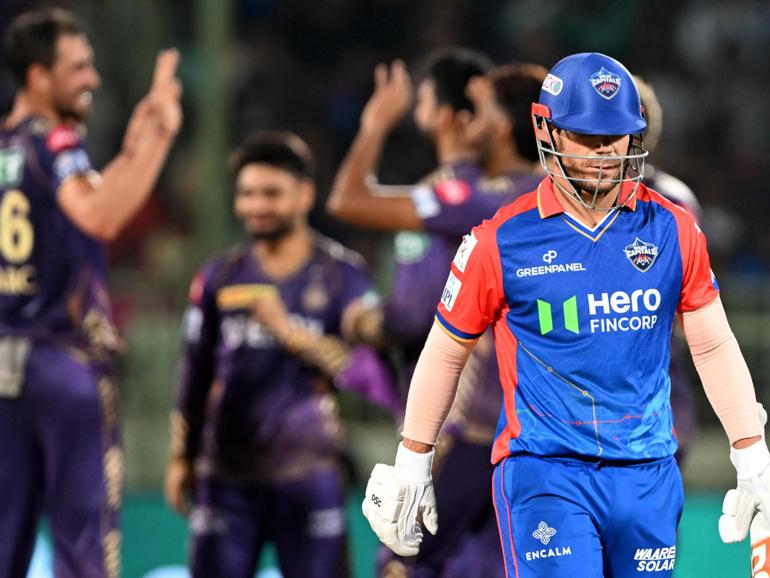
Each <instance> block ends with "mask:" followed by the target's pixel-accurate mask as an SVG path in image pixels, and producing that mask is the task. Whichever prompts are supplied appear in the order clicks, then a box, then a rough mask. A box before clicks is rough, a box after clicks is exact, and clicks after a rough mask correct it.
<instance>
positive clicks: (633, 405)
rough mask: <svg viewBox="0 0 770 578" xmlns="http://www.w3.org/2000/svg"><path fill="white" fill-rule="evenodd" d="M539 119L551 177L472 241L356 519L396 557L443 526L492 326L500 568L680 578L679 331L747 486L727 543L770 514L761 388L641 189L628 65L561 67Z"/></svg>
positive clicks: (636, 103) (703, 276)
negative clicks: (448, 439)
mask: <svg viewBox="0 0 770 578" xmlns="http://www.w3.org/2000/svg"><path fill="white" fill-rule="evenodd" d="M533 121H534V125H535V136H536V140H537V144H538V148H539V150H540V155H541V160H542V163H543V166H544V168H545V170H546V171H547V173H548V176H547V177H546V178H545V179H544V180H543V181H542V182H541V183H540V184H539V185H538V187H537V189H536V190H534V191H532V192H531V193H529V194H527V195H524V196H523V197H521V198H519V199H518V200H517V201H515V202H513V203H512V204H510V205H508V206H506V207H504V208H503V209H501V210H500V211H499V212H498V213H497V214H496V215H495V217H494V218H493V219H491V220H490V221H487V222H485V223H484V224H482V225H480V226H478V227H476V228H475V229H474V230H473V231H472V233H470V234H469V235H468V236H466V237H465V240H464V242H463V244H462V246H461V247H460V249H459V250H458V252H457V254H456V256H455V258H454V260H453V262H452V270H451V273H450V275H449V279H448V281H447V284H446V287H445V290H444V293H443V294H442V298H441V301H440V303H439V307H438V313H437V315H436V323H435V325H434V327H433V329H432V330H431V333H430V335H429V337H428V339H427V341H426V344H425V349H424V351H423V354H422V355H421V357H420V360H419V362H418V364H417V368H416V370H415V373H414V377H413V380H412V385H411V388H410V392H409V400H408V403H407V409H406V417H405V424H404V432H403V435H404V441H403V442H402V443H401V444H400V445H399V449H398V452H397V455H396V463H395V466H386V465H383V464H378V465H377V466H375V469H374V471H373V472H372V476H371V478H370V481H369V484H368V486H367V491H366V496H365V499H364V504H363V508H364V513H365V515H366V516H367V518H368V519H369V521H370V523H371V525H372V528H373V529H374V530H375V532H376V533H377V535H378V536H379V537H380V539H381V540H383V541H384V542H385V543H386V544H387V545H388V546H389V547H391V548H392V549H394V551H397V552H399V553H402V554H414V553H416V552H417V551H418V549H419V547H420V542H421V538H422V529H421V525H420V523H419V522H418V518H420V519H421V520H422V523H423V524H424V525H425V526H426V527H427V528H428V529H429V530H431V531H435V529H436V527H437V525H438V513H437V510H436V501H435V495H434V491H433V484H432V480H431V473H430V469H431V462H432V460H433V456H434V454H435V450H434V447H433V446H434V444H435V443H436V439H437V435H438V432H439V429H440V427H441V425H442V423H443V422H444V419H445V417H446V414H447V412H448V410H449V408H450V406H451V404H452V400H453V398H454V393H455V390H456V387H457V382H458V378H459V375H460V372H461V370H462V367H463V366H464V364H465V362H466V360H467V358H468V356H469V355H470V352H471V350H472V349H473V347H474V345H475V343H476V340H477V339H478V338H479V336H480V335H482V334H483V332H484V331H485V330H486V328H487V327H488V326H490V325H491V326H492V328H493V331H494V337H495V343H496V347H497V352H498V361H499V365H500V378H501V381H502V383H503V389H504V402H503V408H502V412H501V419H500V423H499V425H498V430H497V438H496V440H495V443H494V446H493V452H492V460H493V462H494V463H495V464H496V465H495V472H494V476H493V496H494V502H495V509H496V511H497V515H498V524H499V528H500V534H501V538H502V547H503V555H504V561H505V568H506V574H507V575H508V576H516V577H529V576H578V575H580V576H602V575H612V576H629V577H630V576H636V575H638V572H656V573H657V574H656V575H658V576H671V574H672V572H673V567H674V561H675V556H676V527H677V524H678V521H679V517H680V515H681V510H682V503H683V490H682V483H681V476H680V474H679V470H678V468H677V467H676V463H675V461H674V459H673V457H672V456H673V454H674V452H675V450H676V438H675V436H674V434H673V431H672V429H673V428H672V416H671V409H670V404H669V387H670V382H669V377H668V363H669V343H670V335H671V330H672V327H673V323H674V319H675V318H676V317H679V319H680V322H681V324H682V326H683V330H684V334H685V337H686V339H687V343H688V346H689V348H690V351H691V353H692V355H693V359H694V361H695V366H696V368H697V369H698V372H699V374H700V377H701V380H702V381H703V384H704V388H705V390H706V392H707V395H708V397H709V400H710V402H711V404H712V406H713V407H714V409H715V411H716V413H717V415H718V416H719V418H720V420H721V422H722V424H723V426H724V428H725V431H726V432H727V435H728V438H729V439H730V442H731V444H732V449H731V458H732V461H733V463H734V464H735V466H736V469H737V472H738V476H737V477H738V488H737V489H736V490H732V491H731V493H730V494H728V496H727V498H726V500H725V505H724V515H723V516H722V518H721V519H720V534H721V536H722V539H723V540H725V541H735V540H740V539H743V538H744V537H745V535H746V532H747V530H748V526H749V523H750V521H751V517H752V515H753V513H754V511H755V510H756V508H757V505H758V504H759V503H760V502H767V501H768V493H767V491H766V489H765V488H766V487H768V484H770V468H768V466H770V453H769V452H768V450H767V446H766V445H765V443H764V441H762V439H761V436H760V433H761V426H760V423H759V419H758V416H757V411H756V399H755V395H754V389H753V385H752V383H751V378H750V375H749V372H748V370H747V368H746V364H745V362H744V360H743V358H742V356H741V353H740V350H739V348H738V345H737V342H736V341H735V338H734V337H733V335H732V333H731V332H730V328H729V326H728V324H727V320H726V318H725V314H724V310H723V308H722V305H721V302H720V300H719V290H718V286H717V284H716V280H715V279H714V276H713V275H712V273H711V271H710V268H709V260H708V254H707V252H706V241H705V237H704V235H703V233H702V231H701V230H700V229H699V228H698V226H697V224H696V223H695V221H694V219H693V218H692V216H691V215H690V214H689V213H687V212H686V211H684V210H682V209H681V208H679V207H677V206H676V205H674V204H673V203H671V202H669V201H667V200H665V199H664V198H663V197H661V196H660V195H658V194H657V193H655V192H654V191H652V190H650V189H648V188H647V187H646V186H644V185H643V184H641V182H640V181H641V178H642V174H643V160H644V157H645V156H646V154H647V153H646V151H645V150H644V149H643V147H642V143H641V139H640V137H639V135H641V133H643V132H644V130H645V128H646V122H645V119H644V117H643V116H642V112H641V106H640V100H639V93H638V90H637V88H636V85H635V83H634V80H633V78H632V77H631V75H630V74H629V72H628V71H627V70H626V69H625V67H624V66H623V65H622V64H620V63H619V62H617V61H616V60H614V59H612V58H609V57H607V56H604V55H602V54H598V53H582V54H576V55H572V56H569V57H567V58H565V59H563V60H562V61H560V62H559V63H557V64H556V66H554V68H553V69H552V70H551V71H550V73H549V74H548V76H547V77H546V79H545V81H544V82H543V86H542V90H541V93H540V98H539V102H538V103H535V104H534V105H533ZM412 504H417V506H416V507H413V506H410V505H412Z"/></svg>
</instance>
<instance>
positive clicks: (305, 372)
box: [178, 236, 371, 481]
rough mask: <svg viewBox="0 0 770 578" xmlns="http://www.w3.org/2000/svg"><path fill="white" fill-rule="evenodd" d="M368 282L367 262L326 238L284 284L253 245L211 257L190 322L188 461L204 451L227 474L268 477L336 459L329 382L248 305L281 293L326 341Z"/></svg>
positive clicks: (185, 393)
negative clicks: (264, 265)
mask: <svg viewBox="0 0 770 578" xmlns="http://www.w3.org/2000/svg"><path fill="white" fill-rule="evenodd" d="M370 288H371V282H370V279H369V276H368V275H367V273H366V272H365V270H364V266H363V261H362V259H361V258H360V257H359V256H358V255H357V254H355V253H353V252H351V251H349V250H347V249H345V248H344V247H343V246H342V245H340V244H338V243H336V242H334V241H331V240H330V239H327V238H324V237H321V236H316V237H315V240H314V251H313V255H312V257H311V259H310V260H309V261H308V263H307V264H306V265H305V266H304V267H303V268H302V269H301V270H300V271H299V272H297V273H296V274H294V275H292V276H290V277H288V278H286V279H283V280H280V281H276V280H274V279H272V278H271V277H270V276H269V275H267V274H266V273H265V272H264V271H263V270H262V268H261V267H260V264H259V262H258V260H257V259H256V257H255V256H254V253H253V251H251V249H250V247H249V246H244V247H237V248H234V249H232V250H230V251H229V252H227V253H225V254H224V255H222V256H220V257H217V258H214V259H213V260H212V261H211V262H209V263H208V264H207V265H206V266H205V267H204V268H203V269H202V270H201V272H200V273H199V274H198V275H197V276H196V277H195V279H194V280H193V283H192V287H191V291H190V307H189V308H188V311H187V313H186V316H185V323H184V325H185V327H184V333H185V351H184V354H183V359H182V372H181V383H180V392H179V401H178V409H179V411H180V412H181V414H182V416H183V418H184V419H185V421H186V422H187V424H188V426H189V432H188V434H187V439H186V440H185V448H184V451H185V454H186V457H188V458H191V459H192V458H196V457H198V456H202V457H203V458H205V459H204V461H203V464H204V466H205V467H209V468H211V471H212V472H213V473H215V474H217V475H219V476H221V477H229V478H238V479H249V480H265V481H272V480H276V481H277V480H285V479H296V478H298V477H300V476H302V475H305V474H307V473H308V471H312V470H313V469H314V468H316V467H319V466H321V465H324V464H327V463H329V462H330V461H332V460H334V459H335V457H336V455H337V450H338V448H339V442H340V426H339V422H338V420H337V416H336V403H335V400H334V397H333V395H332V394H331V384H330V382H329V379H328V378H325V377H324V376H323V375H322V374H321V372H320V371H319V370H318V369H317V368H315V367H313V366H312V365H309V364H306V363H304V362H302V361H301V360H299V359H298V358H297V357H296V356H294V355H292V354H291V353H290V352H288V351H287V350H286V349H285V348H284V347H282V346H281V344H279V343H278V342H277V341H276V340H275V338H274V337H273V335H272V334H271V333H269V332H268V331H266V330H265V329H264V328H263V327H262V326H261V325H260V324H259V323H258V322H257V321H256V320H254V319H253V318H252V316H251V315H250V304H251V303H252V302H253V300H254V298H255V297H257V296H259V295H260V294H265V293H266V292H276V291H277V292H278V293H279V294H280V297H281V299H282V300H283V302H284V303H285V305H286V309H287V311H288V312H289V314H290V317H291V319H292V321H293V322H294V323H296V324H298V325H301V326H302V327H304V328H305V329H307V330H309V331H311V332H313V333H316V334H317V335H318V336H319V337H320V336H321V335H323V334H339V322H340V318H341V314H342V311H343V309H344V308H345V307H346V306H347V305H348V304H349V303H350V302H351V301H353V300H354V299H356V298H358V297H361V296H362V295H363V294H364V293H365V292H366V291H368V290H369V289H370ZM204 423H205V431H204Z"/></svg>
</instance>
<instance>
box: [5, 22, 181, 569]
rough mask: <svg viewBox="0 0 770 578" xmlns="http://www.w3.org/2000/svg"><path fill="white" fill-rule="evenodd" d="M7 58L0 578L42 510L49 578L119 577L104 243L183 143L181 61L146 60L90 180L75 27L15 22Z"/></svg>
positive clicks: (23, 548) (87, 63) (89, 82)
mask: <svg viewBox="0 0 770 578" xmlns="http://www.w3.org/2000/svg"><path fill="white" fill-rule="evenodd" d="M5 55H6V58H7V63H8V65H9V68H10V70H11V73H12V74H13V76H14V78H15V80H16V81H17V83H18V85H19V89H18V92H17V94H16V96H15V100H14V103H13V108H12V110H11V112H10V114H9V115H8V116H7V117H5V118H4V119H3V120H2V126H1V127H0V311H1V312H2V313H1V314H0V365H2V367H3V371H2V376H1V377H0V494H2V496H3V503H4V505H3V507H2V509H0V536H2V539H1V540H0V577H3V578H18V577H19V576H24V575H25V573H26V569H27V566H28V565H29V560H30V556H31V554H32V548H33V545H34V543H35V535H36V530H37V523H38V520H39V518H40V514H41V510H43V511H45V513H46V514H47V515H48V517H49V522H50V529H51V534H52V538H53V540H52V541H53V544H54V572H55V574H56V576H57V577H58V578H68V577H70V578H80V577H82V576H89V577H94V578H97V577H115V576H118V574H119V572H120V532H119V530H118V528H117V512H118V509H119V507H120V503H121V495H122V492H121V487H122V472H123V466H122V464H123V456H122V451H121V448H120V445H119V442H118V435H117V428H118V423H117V419H118V416H117V409H116V405H115V403H116V391H115V388H114V386H113V384H112V382H111V380H110V377H109V366H110V357H111V356H112V354H113V353H114V351H115V349H116V345H117V338H116V334H115V331H114V329H113V325H112V316H111V312H110V305H109V300H108V297H107V290H106V279H105V277H106V274H105V255H104V246H103V241H109V240H111V239H113V238H115V236H116V235H117V234H118V233H119V232H120V230H121V228H122V227H123V226H124V225H125V224H126V223H127V222H128V221H129V220H130V219H131V217H132V216H133V215H134V214H135V213H136V212H137V211H138V210H139V208H140V207H141V206H142V204H143V203H144V202H145V200H146V199H147V197H148V196H149V194H150V192H151V190H152V187H153V185H154V183H155V181H156V179H157V177H158V174H159V173H160V170H161V168H162V167H163V164H164V162H165V159H166V156H167V154H168V151H169V149H170V147H171V145H172V143H173V141H174V137H175V135H176V133H177V131H178V130H179V126H180V123H181V120H182V116H181V108H180V105H179V98H180V94H181V87H180V84H179V82H178V80H177V79H176V78H175V76H174V74H175V70H176V66H177V60H178V55H177V53H176V51H174V50H167V51H163V52H161V53H160V55H159V56H158V59H157V62H156V64H155V73H154V78H153V82H152V86H151V88H150V91H149V93H148V94H147V96H146V97H145V98H144V99H142V101H141V102H140V103H139V104H138V105H137V107H136V109H135V110H134V113H133V115H132V116H131V119H130V121H129V124H128V128H127V130H126V135H125V137H124V140H123V147H122V149H121V151H120V153H119V154H118V155H117V156H116V157H115V158H114V159H113V161H112V162H111V163H110V164H109V165H107V167H105V169H104V170H103V171H102V173H101V175H99V174H98V173H97V172H96V171H94V169H93V168H92V167H91V163H90V161H89V158H88V153H87V152H86V149H85V144H84V131H83V129H82V127H81V126H80V125H79V123H80V122H81V121H82V120H84V118H85V117H86V115H87V113H88V112H89V110H90V107H91V102H92V100H93V93H94V91H95V90H96V89H97V88H99V84H100V78H99V74H98V72H97V71H96V69H95V68H94V63H93V53H92V51H91V46H90V45H89V43H88V40H87V38H86V36H85V33H84V31H83V28H82V26H81V25H80V23H79V22H78V21H77V20H76V18H75V17H74V16H73V15H72V14H71V13H69V12H66V11H64V10H60V9H54V10H43V11H36V12H29V13H26V14H23V15H21V16H19V17H18V18H17V19H16V20H15V21H14V22H13V23H12V24H11V25H10V27H9V29H8V31H7V37H6V45H5Z"/></svg>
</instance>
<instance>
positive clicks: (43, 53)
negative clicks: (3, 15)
mask: <svg viewBox="0 0 770 578" xmlns="http://www.w3.org/2000/svg"><path fill="white" fill-rule="evenodd" d="M67 34H74V35H85V28H84V27H83V25H82V23H81V22H80V20H79V19H78V17H77V16H75V14H73V13H72V12H70V11H69V10H64V9H63V8H43V9H40V10H33V11H31V12H24V13H22V14H20V15H19V16H17V17H16V18H15V19H14V20H13V22H11V24H10V26H9V27H8V30H7V32H6V34H5V46H4V51H5V61H6V64H7V66H8V68H9V70H10V71H11V74H12V75H13V78H14V79H15V80H16V82H17V83H18V84H19V86H24V85H25V84H26V81H27V70H28V69H29V67H30V66H32V65H33V64H35V63H39V64H42V65H43V66H45V67H46V68H51V67H52V66H53V64H54V61H55V60H56V42H57V41H58V40H59V38H60V37H61V36H65V35H67Z"/></svg>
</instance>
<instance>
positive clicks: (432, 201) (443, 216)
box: [411, 164, 501, 243]
mask: <svg viewBox="0 0 770 578" xmlns="http://www.w3.org/2000/svg"><path fill="white" fill-rule="evenodd" d="M483 178H484V173H483V171H482V169H481V168H480V167H478V166H476V165H475V164H467V165H464V166H459V167H455V168H454V169H453V170H452V171H451V173H450V174H449V175H448V177H447V178H443V179H440V180H438V181H436V182H434V183H432V184H431V185H427V184H424V185H418V186H416V187H415V188H414V189H412V194H411V196H412V202H413V203H414V207H415V211H416V212H417V216H418V217H419V218H420V219H421V220H422V225H423V229H424V230H425V231H426V232H428V233H437V234H442V235H449V236H450V237H456V238H457V239H458V243H459V239H460V238H461V237H462V236H463V235H464V234H465V233H467V232H468V231H469V230H470V229H472V228H473V227H475V226H476V225H478V224H480V223H481V221H483V220H484V219H488V218H490V217H491V216H492V215H494V214H495V211H497V209H499V208H500V204H501V199H500V197H499V196H497V195H485V194H482V193H480V192H479V190H478V185H479V183H480V182H481V181H482V179H483Z"/></svg>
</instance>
